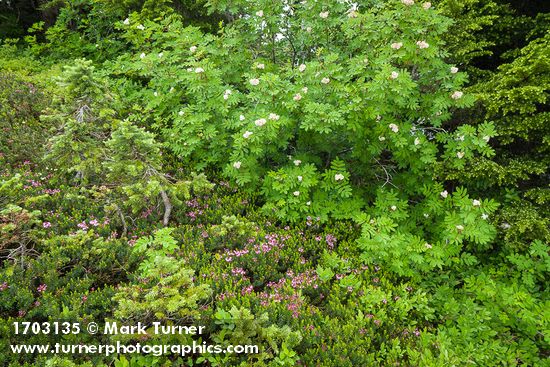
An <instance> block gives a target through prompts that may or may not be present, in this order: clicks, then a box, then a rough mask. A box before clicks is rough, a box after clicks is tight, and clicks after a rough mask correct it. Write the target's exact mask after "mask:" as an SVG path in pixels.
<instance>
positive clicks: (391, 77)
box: [390, 71, 399, 79]
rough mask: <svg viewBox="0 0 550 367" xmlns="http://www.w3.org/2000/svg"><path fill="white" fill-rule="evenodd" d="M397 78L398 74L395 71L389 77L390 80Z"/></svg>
mask: <svg viewBox="0 0 550 367" xmlns="http://www.w3.org/2000/svg"><path fill="white" fill-rule="evenodd" d="M398 76H399V73H398V72H397V71H392V72H391V75H390V79H397V77H398Z"/></svg>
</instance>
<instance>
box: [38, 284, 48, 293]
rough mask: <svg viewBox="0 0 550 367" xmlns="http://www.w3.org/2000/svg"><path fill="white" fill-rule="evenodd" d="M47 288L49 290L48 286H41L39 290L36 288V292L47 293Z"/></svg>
mask: <svg viewBox="0 0 550 367" xmlns="http://www.w3.org/2000/svg"><path fill="white" fill-rule="evenodd" d="M46 288H48V286H47V285H46V284H40V285H39V286H38V288H36V290H37V291H38V292H40V293H42V292H45V291H46Z"/></svg>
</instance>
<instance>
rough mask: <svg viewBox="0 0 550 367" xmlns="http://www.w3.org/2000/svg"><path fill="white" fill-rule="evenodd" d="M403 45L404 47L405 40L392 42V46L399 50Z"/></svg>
mask: <svg viewBox="0 0 550 367" xmlns="http://www.w3.org/2000/svg"><path fill="white" fill-rule="evenodd" d="M401 47H403V42H394V43H392V44H391V48H393V49H394V50H399V49H400V48H401Z"/></svg>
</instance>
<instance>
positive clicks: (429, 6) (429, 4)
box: [422, 2, 432, 10]
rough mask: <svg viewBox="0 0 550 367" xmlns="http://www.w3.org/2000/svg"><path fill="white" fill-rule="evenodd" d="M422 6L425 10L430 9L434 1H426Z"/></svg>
mask: <svg viewBox="0 0 550 367" xmlns="http://www.w3.org/2000/svg"><path fill="white" fill-rule="evenodd" d="M422 7H423V8H424V10H428V9H429V8H431V7H432V3H430V2H426V3H424V4H422Z"/></svg>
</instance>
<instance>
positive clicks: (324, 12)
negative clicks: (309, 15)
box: [319, 11, 329, 19]
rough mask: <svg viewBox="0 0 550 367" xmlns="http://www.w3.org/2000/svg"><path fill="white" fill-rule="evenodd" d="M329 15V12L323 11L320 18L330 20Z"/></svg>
mask: <svg viewBox="0 0 550 367" xmlns="http://www.w3.org/2000/svg"><path fill="white" fill-rule="evenodd" d="M328 14H329V13H328V11H323V12H321V13H319V16H320V17H321V18H323V19H326V18H328Z"/></svg>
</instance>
